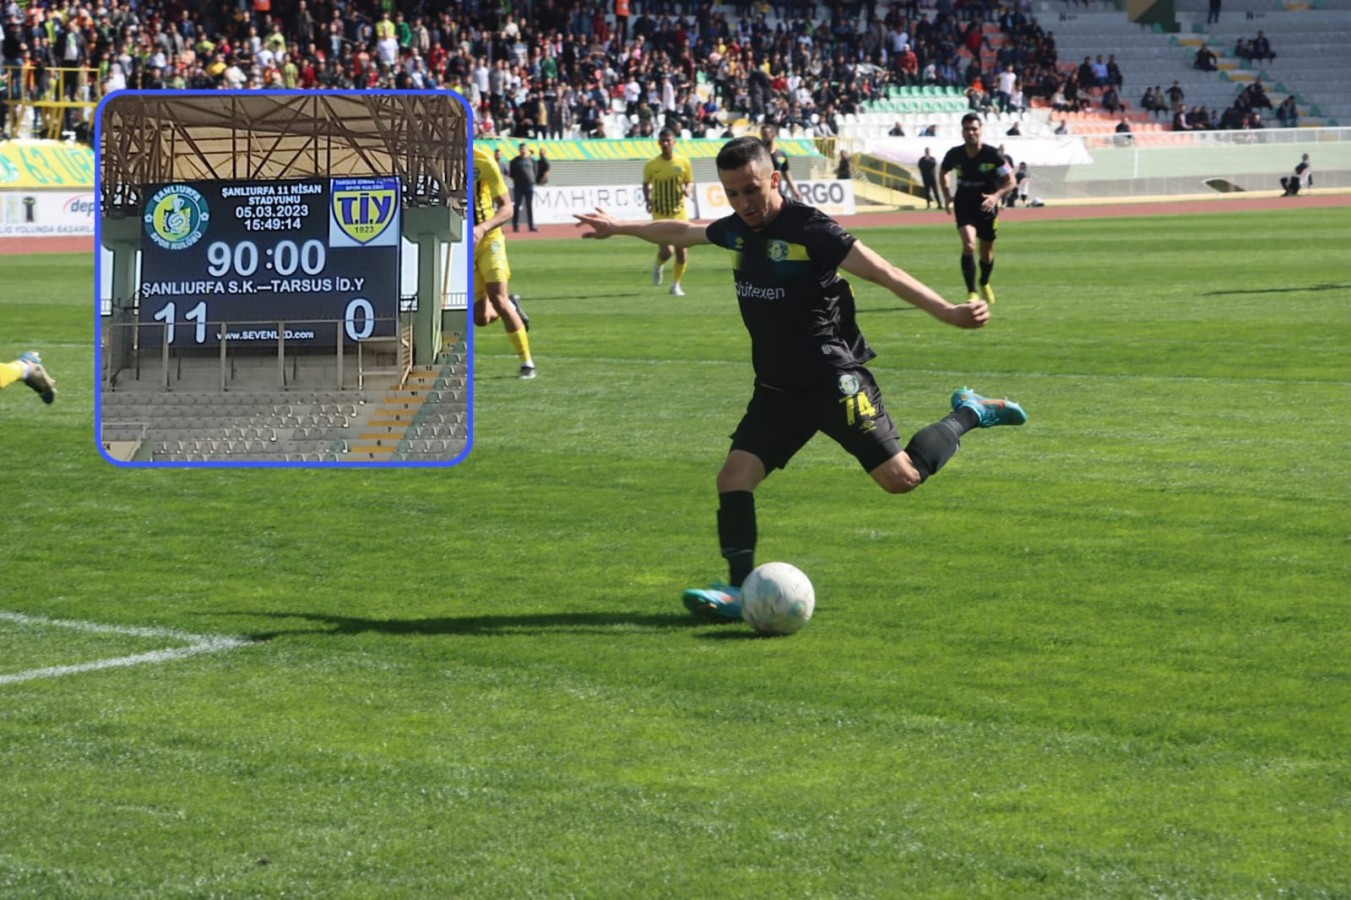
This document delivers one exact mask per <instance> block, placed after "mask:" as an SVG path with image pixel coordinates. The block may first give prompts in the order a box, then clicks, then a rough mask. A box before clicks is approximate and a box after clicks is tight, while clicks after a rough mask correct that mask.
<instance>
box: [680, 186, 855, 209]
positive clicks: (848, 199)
mask: <svg viewBox="0 0 1351 900" xmlns="http://www.w3.org/2000/svg"><path fill="white" fill-rule="evenodd" d="M793 184H795V185H797V189H798V193H799V194H801V195H802V202H803V203H806V204H807V205H808V206H815V207H816V208H817V209H819V210H821V212H823V213H825V214H826V215H828V216H852V215H853V214H854V213H855V212H856V211H857V210H856V209H855V207H854V183H853V182H852V181H798V180H797V179H796V178H794V179H793ZM694 194H695V196H696V197H697V198H698V200H699V218H701V219H721V218H722V217H723V216H725V215H728V214H730V213H731V212H732V208H731V207H730V206H728V205H727V195H726V194H724V193H723V192H722V185H721V184H719V183H718V182H716V181H701V182H698V183H697V184H695V186H694Z"/></svg>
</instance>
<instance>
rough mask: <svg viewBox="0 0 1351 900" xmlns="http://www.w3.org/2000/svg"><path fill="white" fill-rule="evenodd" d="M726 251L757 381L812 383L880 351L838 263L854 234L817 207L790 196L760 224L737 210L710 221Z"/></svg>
mask: <svg viewBox="0 0 1351 900" xmlns="http://www.w3.org/2000/svg"><path fill="white" fill-rule="evenodd" d="M705 233H706V234H707V235H708V239H709V241H711V242H712V243H713V244H716V245H717V246H719V247H723V248H724V249H726V250H728V251H729V252H730V253H731V256H732V274H733V276H734V280H735V282H736V293H737V300H738V302H739V303H740V306H741V320H742V321H743V322H745V323H746V330H747V331H749V332H750V336H751V364H752V365H753V366H754V368H755V380H756V383H757V384H761V385H765V386H766V387H773V388H779V389H782V390H794V391H797V390H808V389H811V388H812V387H815V386H819V385H820V384H821V383H822V381H823V380H824V379H833V378H834V376H835V375H836V374H837V373H839V372H843V371H847V370H849V369H854V368H857V367H858V366H861V365H863V364H864V363H866V362H867V361H868V360H870V359H872V358H873V357H874V356H876V355H877V354H875V353H873V351H872V348H871V347H869V346H868V342H867V341H865V340H864V339H863V335H862V334H861V333H860V332H859V330H858V325H857V323H856V322H855V320H854V292H853V289H852V288H851V287H850V286H849V282H848V281H845V280H844V279H843V278H841V277H840V275H839V273H838V272H837V271H836V269H837V268H838V267H839V265H840V263H842V262H843V261H844V258H845V257H846V256H847V255H848V254H849V250H850V248H852V247H853V246H854V242H855V240H856V239H855V238H854V236H853V235H852V234H849V233H848V232H847V231H845V230H844V229H843V228H841V227H840V226H839V223H837V222H835V221H834V220H833V219H831V218H830V217H829V216H827V215H826V214H825V213H823V212H821V211H820V210H818V209H816V208H815V207H811V206H807V205H805V204H802V203H798V202H796V201H794V200H786V201H785V202H784V206H783V209H782V210H781V211H780V212H779V214H778V216H776V217H775V218H774V221H773V222H771V223H769V225H767V226H766V227H765V228H763V229H761V230H760V231H753V230H752V229H751V228H750V226H748V225H747V224H746V223H745V222H743V221H741V219H740V218H738V217H737V216H736V215H730V216H727V217H725V218H722V219H719V220H718V221H716V222H713V223H712V224H710V225H709V226H708V228H707V230H706V232H705Z"/></svg>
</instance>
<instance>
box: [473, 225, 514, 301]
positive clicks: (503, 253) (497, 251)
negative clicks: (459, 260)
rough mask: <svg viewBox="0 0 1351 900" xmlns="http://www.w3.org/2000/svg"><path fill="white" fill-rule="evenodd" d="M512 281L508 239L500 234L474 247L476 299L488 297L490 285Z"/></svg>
mask: <svg viewBox="0 0 1351 900" xmlns="http://www.w3.org/2000/svg"><path fill="white" fill-rule="evenodd" d="M510 280H511V265H510V264H509V263H508V262H507V239H506V237H505V236H504V235H503V234H502V233H501V232H498V233H497V236H496V237H490V238H488V239H487V240H484V241H481V242H480V243H478V244H476V245H475V246H474V299H475V300H479V299H482V298H483V297H486V296H488V285H489V284H491V283H493V282H498V281H500V282H503V283H506V282H508V281H510Z"/></svg>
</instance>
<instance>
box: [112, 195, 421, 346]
mask: <svg viewBox="0 0 1351 900" xmlns="http://www.w3.org/2000/svg"><path fill="white" fill-rule="evenodd" d="M143 196H144V198H145V200H144V207H143V209H142V217H141V218H142V222H143V226H144V227H143V228H142V234H141V277H140V283H139V286H138V287H139V293H140V310H141V317H140V321H141V324H142V328H141V329H140V332H141V334H140V343H141V345H142V346H146V345H159V343H160V342H161V341H168V342H170V343H171V344H173V345H174V346H175V347H182V346H187V347H198V346H200V347H205V346H214V345H217V344H218V343H219V342H220V340H221V338H222V336H223V337H225V339H227V340H228V341H230V342H246V343H247V342H260V343H261V342H269V341H270V342H276V340H277V338H278V336H279V325H280V328H281V330H282V333H283V334H284V336H285V338H286V342H287V344H288V345H290V344H299V345H302V346H315V347H332V346H334V345H335V344H336V343H337V341H338V340H339V339H340V337H341V336H345V337H346V338H347V339H349V340H353V341H359V340H365V339H366V338H370V337H388V336H392V335H394V334H396V333H397V317H398V313H399V278H400V264H399V250H400V245H401V223H400V209H401V202H400V201H401V197H400V193H399V179H398V178H395V177H377V178H306V179H299V180H295V181H193V182H172V183H168V184H152V185H147V186H146V187H145V190H144V194H143ZM154 323H161V327H150V328H147V327H144V326H145V325H147V324H154Z"/></svg>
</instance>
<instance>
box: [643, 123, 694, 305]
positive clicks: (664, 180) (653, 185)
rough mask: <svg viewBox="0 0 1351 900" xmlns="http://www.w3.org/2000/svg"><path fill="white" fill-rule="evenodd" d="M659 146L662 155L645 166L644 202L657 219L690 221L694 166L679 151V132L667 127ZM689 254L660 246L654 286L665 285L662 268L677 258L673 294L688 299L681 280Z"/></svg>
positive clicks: (664, 129)
mask: <svg viewBox="0 0 1351 900" xmlns="http://www.w3.org/2000/svg"><path fill="white" fill-rule="evenodd" d="M657 145H658V146H659V147H661V155H660V156H656V157H653V158H652V160H651V161H649V162H648V164H647V165H645V166H643V200H645V201H646V202H647V211H648V212H650V213H652V218H653V219H678V220H679V221H681V222H688V221H689V218H690V217H689V214H688V213H687V212H686V211H685V200H686V199H687V198H688V197H689V196H690V190H691V189H692V188H693V187H694V167H693V166H692V165H690V161H689V158H688V157H684V156H680V155H678V154H677V153H676V152H675V132H674V131H672V130H671V129H669V128H663V129H662V130H661V132H660V133H659V134H658V135H657ZM688 254H689V251H688V250H687V249H686V248H684V247H676V246H674V245H672V244H661V245H659V246H658V247H657V261H656V262H654V263H653V264H652V283H653V284H661V278H662V267H663V266H665V265H666V261H667V260H668V259H670V258H671V257H672V256H673V255H674V256H675V269H674V270H673V271H672V273H671V293H672V294H674V295H675V296H677V297H683V296H685V291H684V290H682V289H681V287H680V279H681V278H683V277H684V276H685V260H686V259H687V258H688Z"/></svg>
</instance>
